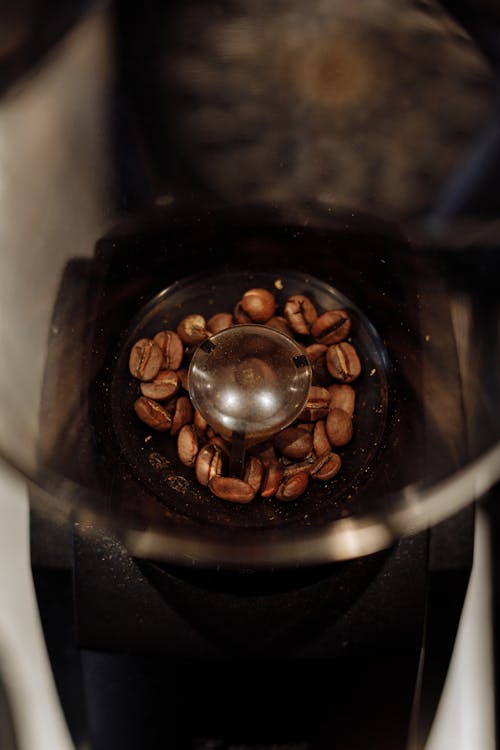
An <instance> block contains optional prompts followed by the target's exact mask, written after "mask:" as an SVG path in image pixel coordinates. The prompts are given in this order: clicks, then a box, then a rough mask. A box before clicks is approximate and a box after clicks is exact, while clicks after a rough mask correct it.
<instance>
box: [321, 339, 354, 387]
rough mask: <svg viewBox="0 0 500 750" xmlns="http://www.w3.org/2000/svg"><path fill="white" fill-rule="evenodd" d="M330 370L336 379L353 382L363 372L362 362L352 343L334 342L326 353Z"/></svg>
mask: <svg viewBox="0 0 500 750" xmlns="http://www.w3.org/2000/svg"><path fill="white" fill-rule="evenodd" d="M326 366H327V367H328V372H329V373H330V375H331V376H332V378H334V379H335V380H340V381H342V382H344V383H351V382H352V381H353V380H355V379H356V378H357V377H358V376H359V374H360V373H361V363H360V361H359V357H358V355H357V352H356V349H355V348H354V347H353V346H352V344H349V343H347V341H343V342H342V343H340V344H332V346H330V347H328V351H327V353H326Z"/></svg>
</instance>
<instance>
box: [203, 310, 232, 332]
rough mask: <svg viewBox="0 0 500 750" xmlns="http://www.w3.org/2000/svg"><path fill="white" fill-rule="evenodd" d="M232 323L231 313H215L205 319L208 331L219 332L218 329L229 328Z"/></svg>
mask: <svg viewBox="0 0 500 750" xmlns="http://www.w3.org/2000/svg"><path fill="white" fill-rule="evenodd" d="M232 325H233V316H232V315H231V313H224V312H221V313H216V314H215V315H212V317H211V318H210V319H209V320H208V321H207V328H208V330H209V331H210V333H212V334H213V333H219V331H225V330H226V328H231V326H232Z"/></svg>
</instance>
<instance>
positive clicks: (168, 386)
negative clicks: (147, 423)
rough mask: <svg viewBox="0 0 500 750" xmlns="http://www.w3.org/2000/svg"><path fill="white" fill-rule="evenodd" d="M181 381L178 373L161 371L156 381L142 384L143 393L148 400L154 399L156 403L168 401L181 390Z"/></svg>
mask: <svg viewBox="0 0 500 750" xmlns="http://www.w3.org/2000/svg"><path fill="white" fill-rule="evenodd" d="M180 385H181V384H180V381H179V378H178V377H177V373H176V372H174V371H173V370H160V372H159V373H158V375H157V376H156V377H155V378H154V380H150V381H149V382H148V383H141V386H140V387H141V393H142V395H143V396H146V397H147V398H154V399H155V400H156V401H167V400H168V399H169V398H172V396H175V394H176V393H177V391H178V390H179V388H180Z"/></svg>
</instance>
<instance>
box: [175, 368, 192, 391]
mask: <svg viewBox="0 0 500 750" xmlns="http://www.w3.org/2000/svg"><path fill="white" fill-rule="evenodd" d="M177 377H178V378H179V380H180V383H181V386H182V388H184V390H185V391H187V390H189V389H188V371H187V370H186V369H185V368H182V369H180V370H177Z"/></svg>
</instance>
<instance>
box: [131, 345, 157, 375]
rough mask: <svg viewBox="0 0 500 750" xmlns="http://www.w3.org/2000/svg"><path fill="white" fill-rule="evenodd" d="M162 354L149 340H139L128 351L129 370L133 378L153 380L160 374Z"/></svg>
mask: <svg viewBox="0 0 500 750" xmlns="http://www.w3.org/2000/svg"><path fill="white" fill-rule="evenodd" d="M162 361H163V354H162V352H161V349H160V347H159V346H158V344H157V343H156V342H155V341H152V340H151V339H139V341H136V343H135V344H134V346H133V347H132V349H131V351H130V357H129V362H128V365H129V370H130V372H131V374H132V375H133V376H134V378H138V379H139V380H143V381H146V380H153V378H155V377H156V376H157V375H158V373H159V372H160V367H161V365H162Z"/></svg>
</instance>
